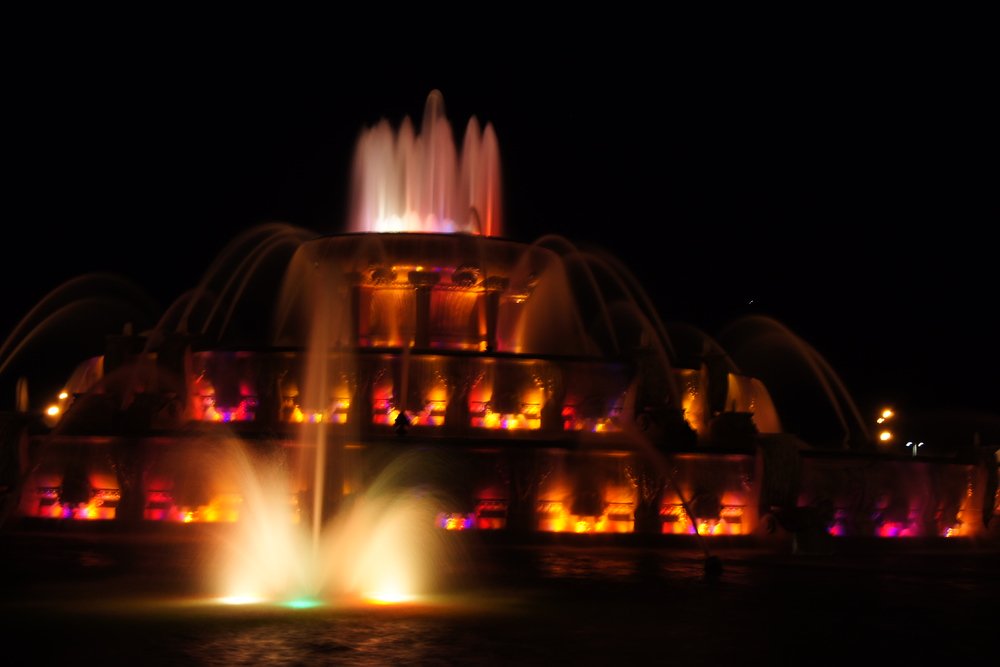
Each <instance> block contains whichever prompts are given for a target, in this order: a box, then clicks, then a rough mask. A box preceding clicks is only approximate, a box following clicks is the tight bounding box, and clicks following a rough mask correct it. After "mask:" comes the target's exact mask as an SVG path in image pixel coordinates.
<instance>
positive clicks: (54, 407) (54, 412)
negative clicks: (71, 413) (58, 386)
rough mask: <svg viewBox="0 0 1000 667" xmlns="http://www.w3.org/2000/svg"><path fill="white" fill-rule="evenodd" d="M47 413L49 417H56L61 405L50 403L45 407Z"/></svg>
mask: <svg viewBox="0 0 1000 667" xmlns="http://www.w3.org/2000/svg"><path fill="white" fill-rule="evenodd" d="M45 414H47V415H48V416H49V417H55V416H56V415H58V414H59V406H58V405H50V406H49V407H47V408H46V409H45Z"/></svg>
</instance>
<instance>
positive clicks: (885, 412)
mask: <svg viewBox="0 0 1000 667" xmlns="http://www.w3.org/2000/svg"><path fill="white" fill-rule="evenodd" d="M894 414H896V413H894V412H893V411H892V410H891V409H890V408H886V409H885V410H883V411H882V419H889V418H890V417H892V416H893V415H894Z"/></svg>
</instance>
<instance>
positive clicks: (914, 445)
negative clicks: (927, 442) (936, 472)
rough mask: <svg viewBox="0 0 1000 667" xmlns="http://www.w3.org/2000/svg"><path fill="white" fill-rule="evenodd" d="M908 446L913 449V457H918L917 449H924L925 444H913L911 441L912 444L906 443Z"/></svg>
mask: <svg viewBox="0 0 1000 667" xmlns="http://www.w3.org/2000/svg"><path fill="white" fill-rule="evenodd" d="M906 446H907V447H913V455H914V456H916V455H917V449H918V448H920V447H923V446H924V443H922V442H913V441H912V440H911V441H910V442H908V443H906Z"/></svg>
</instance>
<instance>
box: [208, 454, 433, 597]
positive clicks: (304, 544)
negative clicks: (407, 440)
mask: <svg viewBox="0 0 1000 667" xmlns="http://www.w3.org/2000/svg"><path fill="white" fill-rule="evenodd" d="M240 458H241V459H242V461H241V462H240V465H239V466H238V467H239V468H240V477H241V479H239V480H238V482H237V483H238V486H239V489H240V495H241V496H242V498H243V503H242V506H241V508H240V519H239V521H237V522H236V524H235V525H234V526H233V531H234V532H233V533H232V534H231V536H230V539H229V540H227V541H225V542H224V543H223V545H222V547H223V548H222V549H221V550H220V551H219V553H218V554H217V555H218V558H216V559H215V560H213V567H215V572H214V575H213V579H214V581H215V582H216V591H217V593H218V597H219V599H220V600H221V601H223V602H226V603H230V604H246V603H261V602H268V603H285V604H289V605H292V606H306V605H304V601H307V600H308V601H314V602H317V603H319V602H322V603H328V602H331V603H337V604H344V603H346V604H353V603H370V604H396V603H400V602H408V601H412V600H415V599H418V598H420V597H421V596H424V595H426V594H428V593H430V592H431V589H432V588H433V586H434V584H435V583H436V582H435V576H434V573H435V570H436V569H437V568H439V567H441V566H442V564H443V563H444V562H446V561H447V558H448V554H447V553H446V551H445V549H444V548H443V546H444V545H443V543H442V541H441V537H440V535H439V531H438V530H437V529H436V528H435V526H434V517H435V514H436V512H438V511H439V509H440V508H439V502H438V501H437V500H436V499H435V498H434V497H433V496H432V495H427V494H424V493H422V492H421V491H420V490H419V489H407V488H402V487H397V486H394V485H393V484H392V477H393V475H394V471H397V472H398V471H401V470H405V469H406V468H407V467H410V468H412V466H414V465H419V464H418V463H417V462H416V461H415V460H414V459H413V458H412V457H411V456H403V457H401V458H400V459H399V460H398V461H397V462H396V464H395V465H394V466H389V468H388V469H386V470H385V471H383V473H382V475H381V476H380V477H379V479H378V480H376V482H375V483H374V484H373V485H372V487H371V488H370V489H368V490H367V491H366V492H365V493H363V494H360V495H359V496H358V497H357V498H354V499H352V500H351V501H350V502H349V503H346V504H345V506H344V507H343V508H342V509H341V511H339V512H338V513H337V514H336V515H335V516H334V517H333V518H331V519H330V520H329V521H327V522H326V523H325V524H324V525H323V526H322V529H321V530H320V532H319V535H318V536H317V535H314V531H313V529H312V527H311V525H310V524H309V522H307V521H301V520H299V521H296V514H297V512H296V511H295V507H294V503H293V501H292V494H291V493H290V489H291V486H290V483H289V479H288V477H287V475H286V472H285V471H284V469H283V468H282V466H281V465H278V464H277V463H276V462H274V461H272V462H261V461H254V460H252V458H251V457H246V456H241V457H240Z"/></svg>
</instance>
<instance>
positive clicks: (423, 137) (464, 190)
mask: <svg viewBox="0 0 1000 667" xmlns="http://www.w3.org/2000/svg"><path fill="white" fill-rule="evenodd" d="M353 175H354V183H353V192H352V196H353V200H352V207H353V210H352V212H351V215H350V231H353V232H437V233H452V232H462V233H469V234H479V235H482V236H500V235H501V233H502V227H501V215H500V180H501V179H500V150H499V147H498V144H497V138H496V133H495V132H494V130H493V126H492V124H490V123H487V124H486V127H485V128H482V129H480V126H479V121H478V120H477V119H476V117H475V116H473V117H472V118H471V119H470V120H469V123H468V125H467V126H466V129H465V137H464V141H463V143H462V147H461V150H458V149H457V148H456V145H455V137H454V133H453V132H452V126H451V123H450V122H449V121H448V119H447V118H446V117H445V112H444V98H443V97H442V95H441V93H440V92H438V91H436V90H435V91H432V92H431V94H430V95H429V96H428V97H427V103H426V105H425V106H424V117H423V123H422V126H421V128H420V132H419V133H416V132H415V131H414V128H413V123H412V122H411V121H410V119H409V118H408V117H407V118H405V119H404V120H403V122H402V124H401V125H400V127H399V130H398V131H395V130H394V129H393V127H392V126H391V125H390V124H389V122H388V121H387V120H382V121H381V122H379V123H378V124H376V125H375V126H374V127H371V128H368V129H366V130H365V131H363V132H362V133H361V136H360V137H359V139H358V143H357V146H356V149H355V155H354V168H353Z"/></svg>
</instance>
